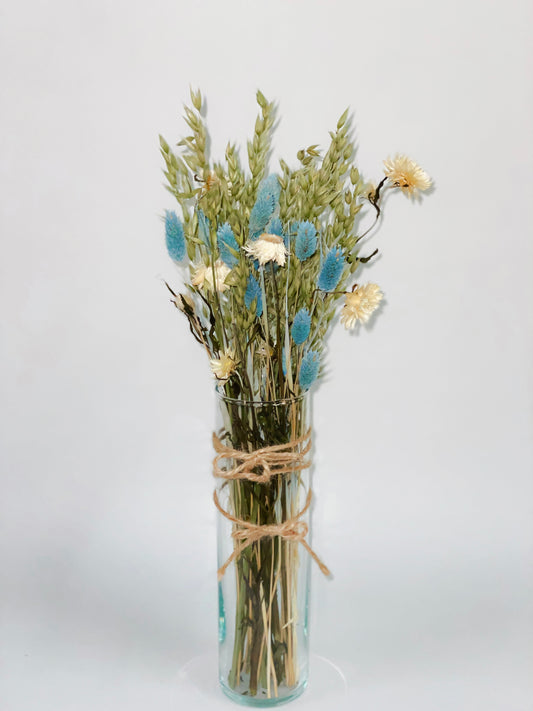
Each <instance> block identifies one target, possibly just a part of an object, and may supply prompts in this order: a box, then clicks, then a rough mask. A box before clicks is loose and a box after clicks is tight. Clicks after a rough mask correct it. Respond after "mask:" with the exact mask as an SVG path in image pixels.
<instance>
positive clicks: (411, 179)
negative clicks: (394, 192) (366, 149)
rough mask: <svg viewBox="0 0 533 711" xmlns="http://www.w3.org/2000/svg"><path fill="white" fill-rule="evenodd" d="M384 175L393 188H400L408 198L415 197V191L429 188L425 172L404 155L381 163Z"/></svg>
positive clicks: (429, 182) (428, 179)
mask: <svg viewBox="0 0 533 711" xmlns="http://www.w3.org/2000/svg"><path fill="white" fill-rule="evenodd" d="M383 165H384V166H385V175H386V176H387V178H388V179H389V180H390V181H391V183H392V184H393V186H394V187H395V188H400V189H401V190H402V191H403V192H404V193H407V195H408V196H409V197H415V196H416V194H417V191H418V190H420V191H423V190H427V189H428V188H430V187H431V178H430V177H429V175H428V174H427V173H426V171H425V170H422V168H421V167H420V166H419V165H418V164H417V163H415V162H414V160H411V158H408V157H407V156H405V155H398V154H397V155H396V156H394V158H392V159H391V158H387V160H384V161H383Z"/></svg>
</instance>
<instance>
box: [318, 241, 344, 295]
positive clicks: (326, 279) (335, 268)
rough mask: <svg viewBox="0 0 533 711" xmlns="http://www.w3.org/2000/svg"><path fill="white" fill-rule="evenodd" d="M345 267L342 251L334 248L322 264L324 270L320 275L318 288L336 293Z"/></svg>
mask: <svg viewBox="0 0 533 711" xmlns="http://www.w3.org/2000/svg"><path fill="white" fill-rule="evenodd" d="M344 265H345V261H344V257H343V256H342V249H340V248H339V247H332V248H331V249H330V250H329V252H328V253H327V254H326V258H325V259H324V261H323V263H322V268H321V270H320V274H319V275H318V282H317V284H318V288H319V289H322V291H334V290H335V287H336V286H337V284H338V283H339V280H340V278H341V276H342V272H343V269H344Z"/></svg>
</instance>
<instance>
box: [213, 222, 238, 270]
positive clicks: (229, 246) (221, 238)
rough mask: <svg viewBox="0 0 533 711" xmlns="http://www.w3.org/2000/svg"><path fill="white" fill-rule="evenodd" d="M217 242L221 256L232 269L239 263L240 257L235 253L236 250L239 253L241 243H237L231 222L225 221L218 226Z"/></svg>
mask: <svg viewBox="0 0 533 711" xmlns="http://www.w3.org/2000/svg"><path fill="white" fill-rule="evenodd" d="M217 244H218V251H219V252H220V258H221V259H222V261H223V262H224V264H225V265H226V266H228V267H229V268H230V269H232V268H233V267H234V266H235V265H236V264H238V263H239V258H238V257H237V256H236V255H235V254H234V252H237V254H238V253H239V245H238V244H237V240H236V239H235V235H234V234H233V230H232V229H231V226H230V224H229V222H225V223H224V224H223V225H220V227H219V228H218V230H217Z"/></svg>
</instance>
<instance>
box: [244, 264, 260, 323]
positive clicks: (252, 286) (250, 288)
mask: <svg viewBox="0 0 533 711" xmlns="http://www.w3.org/2000/svg"><path fill="white" fill-rule="evenodd" d="M254 299H255V300H256V307H255V313H256V316H257V317H259V316H261V314H262V313H263V297H262V294H261V287H260V286H259V282H258V281H257V279H256V278H255V277H254V276H253V275H252V274H250V276H249V277H248V283H247V285H246V292H245V294H244V305H245V306H246V308H247V309H249V308H250V306H251V305H252V302H253V301H254Z"/></svg>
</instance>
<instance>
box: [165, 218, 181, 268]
mask: <svg viewBox="0 0 533 711" xmlns="http://www.w3.org/2000/svg"><path fill="white" fill-rule="evenodd" d="M165 241H166V245H167V252H168V253H169V255H170V256H171V257H172V259H174V261H176V262H181V260H182V259H183V258H184V257H185V237H184V236H183V225H182V224H181V221H180V220H179V219H178V216H177V215H176V213H175V212H171V211H170V210H166V211H165Z"/></svg>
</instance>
